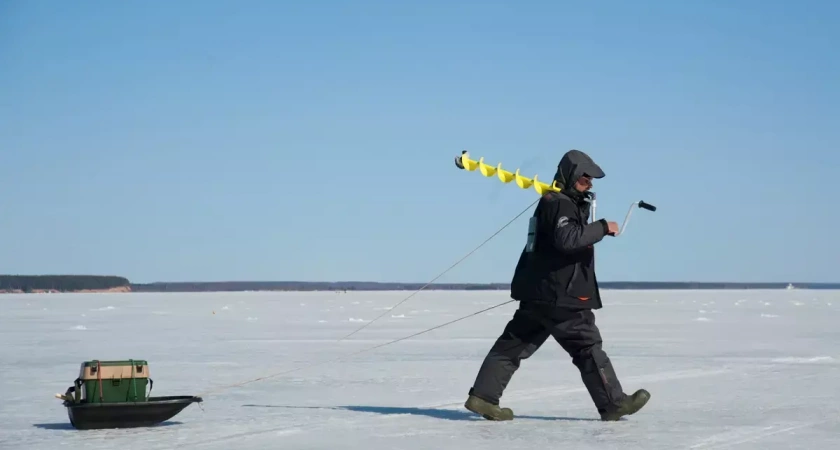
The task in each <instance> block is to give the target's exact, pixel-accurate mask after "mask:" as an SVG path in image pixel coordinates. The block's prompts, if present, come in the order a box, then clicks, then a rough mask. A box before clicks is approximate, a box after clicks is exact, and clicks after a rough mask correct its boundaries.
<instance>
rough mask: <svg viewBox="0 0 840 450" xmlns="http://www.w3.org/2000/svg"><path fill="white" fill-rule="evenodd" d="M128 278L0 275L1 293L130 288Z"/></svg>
mask: <svg viewBox="0 0 840 450" xmlns="http://www.w3.org/2000/svg"><path fill="white" fill-rule="evenodd" d="M130 285H131V282H129V281H128V279H127V278H124V277H117V276H101V275H0V291H21V292H33V291H55V292H74V291H86V290H107V289H114V288H123V287H124V288H128V287H129V286H130Z"/></svg>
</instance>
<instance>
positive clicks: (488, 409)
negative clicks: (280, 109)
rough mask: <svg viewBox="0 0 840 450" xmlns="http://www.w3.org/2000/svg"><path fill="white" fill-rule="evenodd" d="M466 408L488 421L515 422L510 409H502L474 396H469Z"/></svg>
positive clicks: (465, 404)
mask: <svg viewBox="0 0 840 450" xmlns="http://www.w3.org/2000/svg"><path fill="white" fill-rule="evenodd" d="M464 407H465V408H467V409H468V410H470V411H472V412H474V413H476V414H478V415H480V416H482V417H484V418H485V419H487V420H513V411H512V410H511V409H510V408H501V407H499V405H494V404H492V403H490V402H488V401H485V400H482V399H480V398H478V397H476V396H474V395H470V396H469V398H468V399H467V402H466V403H464Z"/></svg>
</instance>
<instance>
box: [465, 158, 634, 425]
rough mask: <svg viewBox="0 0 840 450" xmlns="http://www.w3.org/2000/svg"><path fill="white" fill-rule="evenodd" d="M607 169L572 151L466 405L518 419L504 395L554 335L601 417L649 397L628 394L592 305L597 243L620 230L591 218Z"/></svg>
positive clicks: (533, 231) (627, 410)
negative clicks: (514, 303) (513, 306)
mask: <svg viewBox="0 0 840 450" xmlns="http://www.w3.org/2000/svg"><path fill="white" fill-rule="evenodd" d="M603 177H604V172H603V170H601V168H600V167H599V166H598V165H597V164H595V162H594V161H592V158H590V157H589V155H587V154H586V153H584V152H581V151H579V150H570V151H569V152H567V153H566V154H565V155H563V158H562V159H561V160H560V164H559V165H558V167H557V173H556V174H555V176H554V180H555V181H557V186H558V187H559V188H560V192H549V193H547V194H545V195H543V197H542V198H541V199H540V201H539V203H538V205H537V208H536V210H535V211H534V215H533V217H532V218H531V221H530V223H529V228H528V241H527V243H526V246H525V249H524V250H523V251H522V254H521V256H520V258H519V262H518V263H517V265H516V270H515V271H514V275H513V281H512V283H511V297H512V298H513V299H515V300H518V301H519V302H520V305H519V309H518V310H517V311H516V312H515V313H514V315H513V318H512V319H511V320H510V322H508V324H507V326H506V327H505V329H504V331H503V332H502V334H501V336H499V338H498V339H497V340H496V342H495V344H494V345H493V347H492V348H491V349H490V352H489V353H488V354H487V357H486V358H485V359H484V362H483V364H482V365H481V368H480V369H479V372H478V376H477V377H476V380H475V383H474V384H473V387H472V388H471V389H470V392H469V398H468V399H467V402H466V403H465V404H464V406H465V407H466V408H467V409H468V410H470V411H472V412H474V413H476V414H480V415H482V416H483V417H484V418H486V419H488V420H512V419H513V411H512V410H511V409H510V408H501V407H500V406H499V399H500V398H501V396H502V393H503V391H504V389H505V387H506V386H507V384H508V382H509V381H510V379H511V377H513V374H514V372H516V370H517V369H518V368H519V364H520V362H521V361H522V360H523V359H526V358H528V357H530V356H531V355H533V354H534V352H536V351H537V349H539V348H540V346H541V345H542V344H543V343H544V342H545V341H546V340H547V339H548V337H549V336H552V337H553V338H554V339H555V340H556V341H557V343H559V344H560V345H561V346H562V347H563V349H564V350H565V351H566V352H567V353H568V354H569V356H571V358H572V363H573V364H574V365H575V366H577V368H578V370H580V374H581V378H582V380H583V384H584V385H585V386H586V389H587V390H588V391H589V395H590V396H591V397H592V401H593V402H594V403H595V407H596V408H597V409H598V412H599V413H600V416H601V419H602V420H618V419H620V418H621V417H622V416H625V415H630V414H633V413H635V412H637V411H638V410H640V409H641V408H642V407H643V406H644V405H645V404H646V403H647V401H648V400H649V399H650V394H649V393H648V392H647V391H645V390H644V389H640V390H638V391H636V392H635V393H634V394H633V395H627V394H625V393H624V391H623V390H622V388H621V383H619V381H618V377H617V376H616V374H615V370H613V366H612V363H611V362H610V359H609V358H608V357H607V354H606V353H605V352H604V350H603V349H602V348H601V345H602V341H601V334H600V332H599V330H598V327H597V326H596V325H595V315H594V314H593V310H595V309H599V308H601V306H602V304H601V296H600V293H599V290H598V281H597V279H596V277H595V267H594V249H593V245H594V244H596V243H598V242H600V241H601V240H602V239H603V238H604V236H607V235H611V236H614V235H615V234H616V233H618V224H617V223H615V222H607V221H606V220H604V219H601V220H598V221H596V222H592V223H589V211H590V206H591V205H590V203H589V201H588V199H589V197H591V195H592V194H591V193H590V189H591V188H592V179H593V178H603Z"/></svg>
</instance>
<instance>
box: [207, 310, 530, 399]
mask: <svg viewBox="0 0 840 450" xmlns="http://www.w3.org/2000/svg"><path fill="white" fill-rule="evenodd" d="M515 301H516V300H508V301H506V302H503V303H499V304H498V305H494V306H491V307H489V308H484V309H482V310H481V311H476V312H474V313H471V314H468V315H466V316H463V317H459V318H457V319H455V320H450V321H449V322H446V323H443V324H440V325H436V326H434V327H432V328H428V329H425V330H423V331H419V332H417V333H414V334H412V335H409V336H404V337H401V338H399V339H394V340H393V341H388V342H385V343H383V344H379V345H375V346H373V347H368V348H365V349H362V350H359V351H357V352H353V353H350V354H347V355H345V356H342V357H338V358H334V359H328V360H324V361H320V362H313V363H310V364H307V365H304V366H300V367H296V368H294V369H289V370H285V371H283V372H277V373H273V374H269V375H265V376H262V377H259V378H254V379H251V380H247V381H243V382H240V383H234V384H229V385H225V386H220V387H217V388H215V389H210V390H207V391H204V392H202V393H200V394H198V396H199V397H203V396H205V395H207V394H210V393H216V392H219V391H222V390H225V389H230V388H234V387H240V386H244V385H246V384H250V383H254V382H257V381H262V380H267V379H269V378H274V377H279V376H281V375H287V374H290V373H293V372H297V371H300V370H303V369H308V368H310V367H316V366H321V365H324V364H329V363H333V362H339V361H341V360H342V359H344V358H349V357H351V356H356V355H359V354H361V353H365V352H369V351H372V350H376V349H378V348H382V347H385V346H386V345H391V344H396V343H397V342H400V341H404V340H406V339H411V338H413V337H415V336H419V335H421V334H425V333H428V332H430V331H434V330H437V329H438V328H443V327H445V326H447V325H451V324H453V323H455V322H460V321H462V320H465V319H468V318H470V317H473V316H477V315H479V314H481V313H484V312H487V311H490V310H491V309H495V308H499V307H501V306H504V305H507V304H508V303H512V302H515Z"/></svg>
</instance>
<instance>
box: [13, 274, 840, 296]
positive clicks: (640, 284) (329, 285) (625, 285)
mask: <svg viewBox="0 0 840 450" xmlns="http://www.w3.org/2000/svg"><path fill="white" fill-rule="evenodd" d="M793 285H794V287H795V288H797V289H840V283H793ZM424 286H425V283H379V282H367V281H336V282H319V281H215V282H213V281H211V282H188V281H187V282H171V283H170V282H159V283H134V284H132V283H131V282H129V280H128V279H127V278H124V277H118V276H99V275H0V292H42V291H53V292H77V291H107V290H114V289H123V288H124V290H126V291H128V290H131V291H134V292H238V291H415V290H418V289H420V288H422V287H424ZM600 286H601V287H602V288H603V289H679V290H695V289H785V288H786V287H787V286H788V283H787V282H783V283H728V282H720V283H713V282H711V283H710V282H705V283H700V282H678V281H674V282H670V281H613V282H602V283H600ZM425 289H426V290H447V291H453V290H459V291H464V290H466V291H490V290H495V291H504V290H508V289H510V284H508V283H436V284H431V285H429V286H426V287H425Z"/></svg>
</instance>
